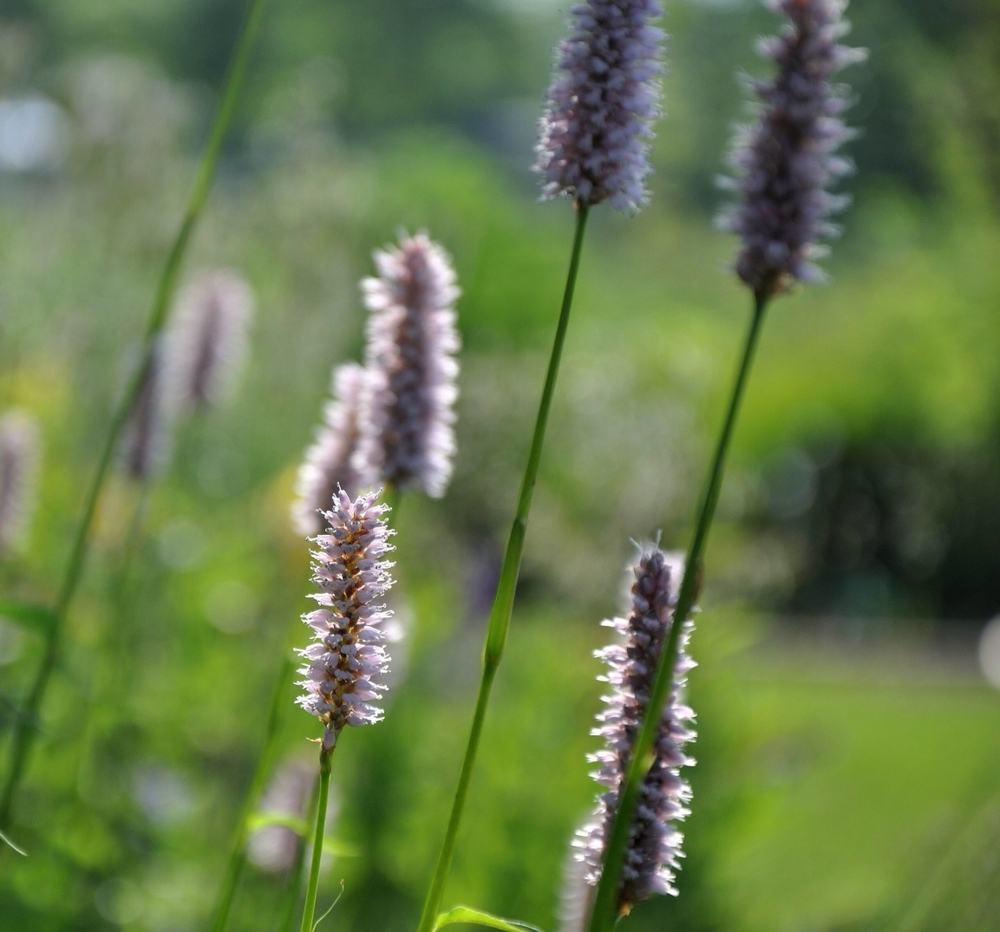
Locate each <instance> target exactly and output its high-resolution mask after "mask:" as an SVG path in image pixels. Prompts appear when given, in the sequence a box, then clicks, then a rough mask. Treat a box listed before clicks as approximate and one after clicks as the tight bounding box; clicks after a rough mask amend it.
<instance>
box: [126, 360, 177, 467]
mask: <svg viewBox="0 0 1000 932" xmlns="http://www.w3.org/2000/svg"><path fill="white" fill-rule="evenodd" d="M165 345H166V344H164V342H162V341H158V342H157V343H156V344H155V345H154V347H153V352H152V355H151V356H150V358H149V364H148V365H147V367H146V370H145V372H144V374H143V378H142V385H141V386H140V388H139V394H138V395H137V396H136V398H135V400H134V402H133V404H132V409H131V410H130V411H129V415H128V420H127V421H126V423H125V429H124V432H123V435H122V443H121V462H122V468H123V469H124V470H125V473H126V475H128V477H129V478H130V479H132V480H134V481H135V482H150V481H151V480H153V479H155V478H156V477H157V476H158V475H159V474H160V472H162V470H163V469H164V467H165V466H166V464H167V461H168V460H169V458H170V451H171V447H172V445H173V432H174V422H175V413H176V412H175V405H174V401H175V400H176V399H175V398H174V397H173V395H172V394H171V392H170V391H169V384H168V381H169V379H168V377H167V373H166V364H167V354H166V351H165Z"/></svg>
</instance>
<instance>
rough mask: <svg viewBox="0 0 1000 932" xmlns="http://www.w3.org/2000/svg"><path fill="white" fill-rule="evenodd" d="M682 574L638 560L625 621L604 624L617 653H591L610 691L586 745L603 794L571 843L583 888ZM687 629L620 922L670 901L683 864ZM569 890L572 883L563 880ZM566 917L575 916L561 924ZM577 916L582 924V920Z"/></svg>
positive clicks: (647, 555) (643, 802) (667, 561)
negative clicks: (613, 635)
mask: <svg viewBox="0 0 1000 932" xmlns="http://www.w3.org/2000/svg"><path fill="white" fill-rule="evenodd" d="M682 572H683V570H682V565H681V561H680V560H679V559H674V558H672V557H670V556H668V555H667V554H665V553H663V551H661V550H660V549H659V548H658V547H652V548H650V549H649V550H646V551H644V552H643V553H642V554H641V556H640V558H639V562H638V563H637V564H636V565H635V566H634V567H633V568H632V578H633V580H634V581H633V584H632V588H631V603H632V604H631V612H630V613H629V616H628V618H613V619H611V620H610V621H605V622H604V624H605V625H606V626H608V627H611V628H614V629H615V631H617V632H618V633H619V634H620V635H621V636H622V643H619V644H613V645H611V646H610V647H606V648H604V649H603V650H600V651H597V653H596V656H597V657H598V658H599V659H601V660H603V661H604V662H605V663H606V664H607V668H608V672H607V674H606V675H605V676H603V677H601V680H603V681H604V682H606V683H608V685H609V686H610V687H611V689H610V692H609V693H608V695H606V696H605V697H604V703H605V709H604V711H603V712H602V713H601V714H600V715H599V716H598V722H599V724H598V726H597V727H596V728H595V729H594V732H593V733H594V735H596V736H598V737H601V738H604V740H605V747H604V748H603V749H602V750H600V751H598V752H597V753H596V754H594V755H593V756H592V757H591V760H592V761H593V762H594V763H596V764H598V765H599V769H598V770H597V771H595V772H594V778H595V779H596V780H597V781H598V783H600V784H602V785H603V786H604V787H606V788H607V791H606V792H603V793H602V794H601V796H600V797H599V798H598V804H597V811H596V812H595V814H594V817H593V819H592V820H591V821H590V822H589V823H588V824H587V825H585V826H584V827H583V828H581V829H580V830H579V831H578V832H577V833H576V836H575V838H574V840H573V847H574V848H575V849H576V853H575V859H576V861H578V862H580V863H581V865H582V866H583V871H582V873H583V881H584V883H585V884H586V885H588V886H589V887H591V888H594V887H596V886H597V884H598V883H599V882H600V879H601V871H602V867H603V861H604V854H605V849H606V846H607V840H608V835H609V833H610V831H611V826H612V823H613V821H614V817H615V812H616V811H617V807H618V799H619V794H620V793H621V789H622V787H623V786H624V783H625V776H626V773H627V771H628V766H629V761H630V759H631V755H632V748H633V747H634V746H635V742H636V739H637V737H638V733H639V729H640V728H641V726H642V719H643V716H644V715H645V712H646V709H647V707H648V706H649V695H650V692H651V690H652V686H653V680H654V678H655V676H656V667H657V662H658V660H659V657H660V654H661V652H662V650H663V647H664V645H665V644H666V641H667V637H668V636H669V633H670V629H671V627H672V626H673V624H674V623H675V619H674V615H673V610H674V606H675V605H676V602H677V590H678V587H679V584H680V580H681V576H682ZM690 630H691V622H690V621H688V622H685V623H684V628H683V629H682V631H681V633H680V645H679V646H680V652H679V654H678V659H677V664H676V666H675V672H674V680H673V684H672V686H671V690H670V694H669V698H668V699H667V703H666V706H665V707H664V709H663V715H662V717H661V720H660V729H659V732H658V734H657V738H656V743H655V745H654V749H655V758H654V761H653V764H652V766H651V767H650V769H649V772H648V773H647V774H646V777H645V779H644V781H643V784H642V791H641V796H640V799H639V805H638V807H637V809H636V814H635V817H634V820H633V824H632V827H631V830H630V834H629V843H628V848H627V849H626V852H625V860H624V863H623V865H622V875H621V883H620V888H619V893H618V911H619V914H620V915H625V914H627V913H628V912H629V911H630V910H631V908H632V906H633V905H634V904H635V903H638V902H640V901H642V900H645V899H648V898H649V897H650V896H653V895H654V894H663V893H669V894H676V892H677V891H676V889H675V888H674V886H673V881H674V876H675V874H676V871H677V870H678V868H679V866H680V864H679V859H680V858H681V857H682V856H683V852H682V850H681V842H682V841H683V836H682V835H681V833H680V832H679V831H678V830H677V829H676V827H675V823H676V822H678V821H679V820H681V819H683V818H684V817H685V816H687V814H688V809H687V808H686V804H687V802H688V800H689V799H690V797H691V791H690V788H689V786H688V784H687V782H686V781H685V780H683V779H682V778H681V777H680V776H679V769H680V768H681V767H686V766H690V765H692V764H693V763H694V761H693V760H692V759H691V758H690V757H688V756H687V755H686V754H685V753H684V750H683V748H684V746H685V745H686V744H687V743H688V742H689V741H691V739H692V738H693V737H694V732H693V731H692V730H691V729H690V727H689V726H690V724H691V722H692V721H693V720H694V713H693V712H692V711H691V709H690V708H688V707H687V706H686V705H684V704H683V703H682V702H681V696H682V693H683V690H684V687H685V685H686V683H687V672H688V670H690V669H691V668H692V667H693V666H694V663H693V662H692V661H691V660H690V659H689V658H688V656H687V654H686V652H685V649H684V648H685V647H686V645H687V641H688V638H689V636H690ZM571 880H572V877H571ZM590 898H591V894H589V893H587V891H586V888H583V890H582V891H581V889H580V888H579V886H578V885H577V886H576V888H575V889H573V890H567V893H566V895H565V897H564V912H565V913H566V915H565V916H564V918H565V919H566V920H567V922H566V925H564V928H567V929H569V928H575V927H576V926H575V925H574V923H575V922H576V921H577V920H581V921H582V920H585V919H586V915H585V912H586V910H587V909H589V900H590ZM570 912H575V913H576V915H575V916H570V915H569V913H570ZM581 913H582V915H581Z"/></svg>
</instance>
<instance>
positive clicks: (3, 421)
mask: <svg viewBox="0 0 1000 932" xmlns="http://www.w3.org/2000/svg"><path fill="white" fill-rule="evenodd" d="M38 447H39V442H38V426H37V425H36V424H35V422H34V420H33V419H32V418H30V417H29V416H28V415H27V414H25V413H23V412H21V411H8V412H7V413H6V414H4V415H3V417H0V556H3V554H5V553H7V552H8V551H10V550H12V549H14V548H15V547H16V546H17V545H18V544H19V543H20V542H21V541H22V540H23V537H24V535H25V532H26V531H27V527H28V522H29V521H30V519H31V510H32V506H33V504H34V502H33V498H34V491H35V479H36V473H37V471H38Z"/></svg>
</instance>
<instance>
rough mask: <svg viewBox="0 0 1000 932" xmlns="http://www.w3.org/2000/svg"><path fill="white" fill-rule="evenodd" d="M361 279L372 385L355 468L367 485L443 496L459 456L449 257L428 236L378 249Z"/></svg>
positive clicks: (456, 293) (454, 287)
mask: <svg viewBox="0 0 1000 932" xmlns="http://www.w3.org/2000/svg"><path fill="white" fill-rule="evenodd" d="M374 258H375V265H376V267H377V268H378V272H379V274H378V277H377V278H366V279H365V280H364V281H363V282H362V283H361V288H362V292H363V294H364V299H365V305H366V307H367V308H368V310H369V312H370V315H371V316H370V317H369V319H368V344H367V353H366V368H367V370H368V380H369V382H368V386H367V393H366V395H365V399H366V400H365V404H364V409H363V411H362V415H361V425H362V426H361V435H360V438H359V442H358V449H357V451H356V453H355V458H354V466H355V469H356V470H357V472H358V474H359V476H361V477H363V478H364V479H365V481H364V482H363V483H362V484H363V485H368V486H374V485H378V484H380V483H384V484H386V485H388V486H391V487H393V488H395V489H398V490H399V491H410V490H417V491H422V492H424V493H425V494H427V495H429V496H430V497H431V498H440V497H441V496H442V495H444V493H445V490H446V489H447V487H448V482H449V481H450V479H451V471H452V459H453V457H454V454H455V434H454V424H455V411H454V406H455V401H456V398H457V396H458V389H457V386H456V379H457V377H458V361H457V360H456V358H455V354H456V353H457V352H458V349H459V337H458V331H457V330H456V321H455V310H454V303H455V301H456V300H457V299H458V296H459V294H460V291H459V289H458V287H457V285H456V282H455V272H454V269H453V268H452V265H451V258H450V256H449V255H448V253H446V252H445V250H444V249H442V248H441V246H439V245H438V244H437V243H435V242H433V241H432V240H431V239H430V238H429V237H428V236H427V235H426V234H424V233H418V234H417V235H416V236H413V237H409V236H406V235H402V236H401V237H400V241H399V247H398V248H395V247H391V246H390V247H387V248H386V249H384V250H378V251H376V252H375V254H374Z"/></svg>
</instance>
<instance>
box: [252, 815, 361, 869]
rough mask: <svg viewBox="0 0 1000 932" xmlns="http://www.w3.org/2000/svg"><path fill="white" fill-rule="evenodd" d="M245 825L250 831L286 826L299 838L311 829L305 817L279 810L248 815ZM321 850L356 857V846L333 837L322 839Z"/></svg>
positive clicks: (345, 856) (340, 856)
mask: <svg viewBox="0 0 1000 932" xmlns="http://www.w3.org/2000/svg"><path fill="white" fill-rule="evenodd" d="M247 826H248V827H249V829H250V831H251V832H256V831H258V830H259V829H262V828H270V827H272V826H278V827H279V828H287V829H290V830H291V831H293V832H295V834H296V835H298V836H299V838H307V837H308V836H309V834H310V833H311V831H312V828H311V826H308V825H306V821H305V819H301V818H299V817H298V816H292V815H286V814H284V813H280V812H258V813H255V814H254V815H252V816H251V817H250V820H249V822H248V823H247ZM323 851H324V853H326V854H330V855H333V856H334V857H338V858H356V857H358V849H357V848H355V847H353V846H352V845H348V844H345V843H344V842H342V841H337V839H335V838H324V839H323Z"/></svg>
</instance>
